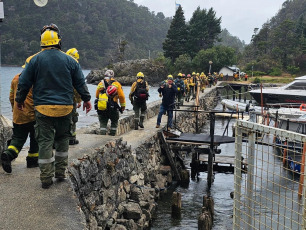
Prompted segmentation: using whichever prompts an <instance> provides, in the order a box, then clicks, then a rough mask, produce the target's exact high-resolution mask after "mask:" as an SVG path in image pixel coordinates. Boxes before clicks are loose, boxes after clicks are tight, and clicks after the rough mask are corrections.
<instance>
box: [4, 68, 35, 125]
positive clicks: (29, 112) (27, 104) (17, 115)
mask: <svg viewBox="0 0 306 230" xmlns="http://www.w3.org/2000/svg"><path fill="white" fill-rule="evenodd" d="M19 76H20V74H17V75H16V76H15V77H14V78H13V80H12V82H11V90H10V96H9V99H10V102H11V106H12V110H13V122H14V123H15V124H18V125H22V124H26V123H30V122H32V121H35V114H34V102H33V91H32V88H31V89H30V91H29V93H28V95H27V97H26V99H25V101H24V108H23V111H21V110H19V109H18V108H17V103H16V102H15V97H16V92H17V88H18V82H19Z"/></svg>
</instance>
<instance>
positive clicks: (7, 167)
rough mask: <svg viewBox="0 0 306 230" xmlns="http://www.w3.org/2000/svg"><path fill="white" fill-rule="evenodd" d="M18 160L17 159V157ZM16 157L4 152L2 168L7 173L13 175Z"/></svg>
mask: <svg viewBox="0 0 306 230" xmlns="http://www.w3.org/2000/svg"><path fill="white" fill-rule="evenodd" d="M15 158H16V157H15ZM15 158H14V157H12V156H10V155H9V154H8V153H6V152H3V153H2V154H1V161H2V162H1V163H2V168H3V170H4V171H5V172H7V173H11V172H12V163H11V162H12V160H14V159H15Z"/></svg>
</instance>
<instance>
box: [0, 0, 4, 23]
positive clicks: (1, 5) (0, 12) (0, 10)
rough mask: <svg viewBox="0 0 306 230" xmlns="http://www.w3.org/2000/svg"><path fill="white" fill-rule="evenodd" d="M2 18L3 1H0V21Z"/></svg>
mask: <svg viewBox="0 0 306 230" xmlns="http://www.w3.org/2000/svg"><path fill="white" fill-rule="evenodd" d="M3 19H4V9H3V2H0V22H1V21H2V20H3Z"/></svg>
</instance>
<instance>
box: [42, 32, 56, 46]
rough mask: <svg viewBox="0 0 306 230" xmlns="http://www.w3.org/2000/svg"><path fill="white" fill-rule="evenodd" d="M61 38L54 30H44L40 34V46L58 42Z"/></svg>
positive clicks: (52, 44)
mask: <svg viewBox="0 0 306 230" xmlns="http://www.w3.org/2000/svg"><path fill="white" fill-rule="evenodd" d="M60 41H61V39H60V38H59V36H58V33H57V32H56V31H54V30H46V31H45V32H43V33H42V35H40V46H42V47H45V46H54V45H58V44H59V43H60Z"/></svg>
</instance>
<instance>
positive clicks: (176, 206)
mask: <svg viewBox="0 0 306 230" xmlns="http://www.w3.org/2000/svg"><path fill="white" fill-rule="evenodd" d="M171 208H172V218H175V219H179V218H181V209H182V195H181V194H180V193H179V192H173V194H172V206H171Z"/></svg>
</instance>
